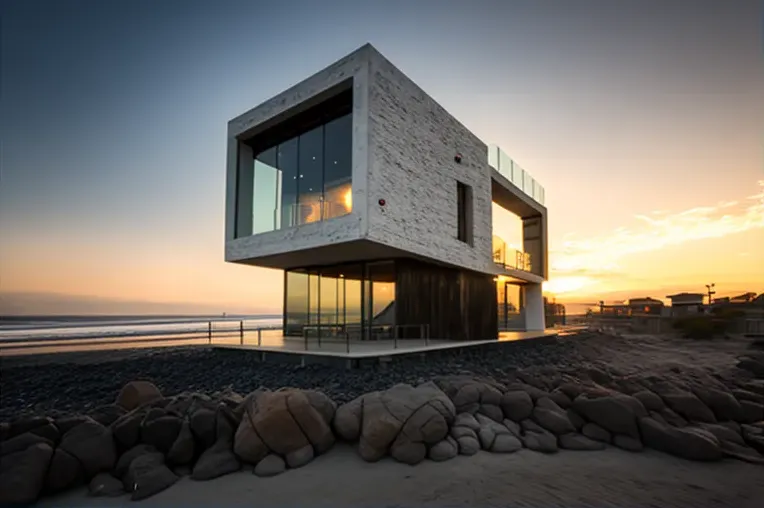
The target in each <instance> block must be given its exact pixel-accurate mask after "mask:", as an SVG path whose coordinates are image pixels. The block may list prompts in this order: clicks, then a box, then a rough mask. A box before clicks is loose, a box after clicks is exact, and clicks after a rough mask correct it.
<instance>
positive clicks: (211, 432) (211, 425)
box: [189, 407, 217, 449]
mask: <svg viewBox="0 0 764 508" xmlns="http://www.w3.org/2000/svg"><path fill="white" fill-rule="evenodd" d="M215 421H216V417H215V411H214V410H213V409H211V408H209V407H199V408H195V410H193V411H192V412H191V416H190V420H189V423H190V425H191V432H192V433H193V434H194V436H195V437H196V440H197V442H198V443H199V444H200V445H201V448H202V449H205V448H209V447H210V446H212V445H213V444H215V440H216V439H217V434H216V423H215Z"/></svg>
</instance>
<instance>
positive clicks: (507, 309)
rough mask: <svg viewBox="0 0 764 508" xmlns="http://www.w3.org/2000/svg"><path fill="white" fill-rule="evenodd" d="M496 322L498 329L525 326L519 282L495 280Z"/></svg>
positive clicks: (516, 328)
mask: <svg viewBox="0 0 764 508" xmlns="http://www.w3.org/2000/svg"><path fill="white" fill-rule="evenodd" d="M496 298H497V305H498V322H499V329H500V330H522V329H524V328H525V316H524V312H523V307H524V306H523V287H522V285H520V284H517V283H513V282H509V281H506V280H501V279H499V280H498V281H497V282H496Z"/></svg>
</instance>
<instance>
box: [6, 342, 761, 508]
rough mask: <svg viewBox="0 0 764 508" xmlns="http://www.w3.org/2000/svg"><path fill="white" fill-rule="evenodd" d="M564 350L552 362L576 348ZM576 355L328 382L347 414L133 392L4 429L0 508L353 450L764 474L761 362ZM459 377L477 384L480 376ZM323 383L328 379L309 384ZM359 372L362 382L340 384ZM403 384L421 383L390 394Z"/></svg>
mask: <svg viewBox="0 0 764 508" xmlns="http://www.w3.org/2000/svg"><path fill="white" fill-rule="evenodd" d="M560 344H561V343H555V344H552V345H551V346H550V348H548V349H547V350H546V353H547V354H549V355H554V354H555V353H553V351H558V352H560V351H561V350H558V349H555V348H557V347H562V348H571V349H572V350H575V349H576V348H577V347H578V345H575V344H574V343H570V344H573V345H566V346H560ZM563 344H564V343H563ZM527 351H530V352H528V353H526V356H527V358H526V360H521V361H520V362H522V361H527V362H530V363H532V362H531V359H535V358H536V355H537V354H538V351H537V349H536V348H535V347H531V348H528V349H527ZM566 353H567V354H568V356H565V357H564V358H560V359H559V361H558V362H557V363H558V365H557V366H552V365H551V364H552V363H555V362H554V360H553V359H551V358H544V359H543V360H544V361H543V365H535V366H534V365H527V366H525V367H522V368H520V367H517V366H516V365H515V366H513V367H507V368H504V369H498V368H497V367H496V366H495V365H494V364H493V363H492V362H490V361H485V360H484V361H483V366H482V367H481V368H482V369H484V370H485V372H484V373H477V372H469V373H465V372H455V373H448V374H437V375H433V376H431V377H428V374H429V370H428V369H432V368H434V367H429V368H428V364H427V363H422V362H419V363H418V365H419V367H420V372H416V373H415V372H413V371H410V370H409V369H413V368H414V365H413V364H412V365H401V366H397V367H395V366H393V367H391V369H390V370H389V371H388V373H395V372H397V373H398V374H394V375H393V376H391V377H382V379H378V378H380V377H381V376H379V373H375V372H374V371H373V370H368V371H366V372H364V371H358V372H355V374H352V373H353V372H354V371H344V370H334V372H335V373H336V374H332V375H330V374H325V376H326V377H325V378H322V379H321V380H320V381H321V382H324V383H326V382H327V379H337V380H338V381H337V382H339V383H344V384H340V385H338V386H339V387H334V390H335V391H334V392H332V393H340V394H342V396H343V399H342V400H336V399H335V398H334V397H333V396H331V395H329V393H328V392H327V391H325V390H321V389H316V386H315V385H317V384H318V381H316V382H314V383H313V386H304V387H299V386H297V387H288V388H279V389H276V390H270V389H267V388H256V389H253V390H251V391H249V392H248V395H246V396H242V395H240V394H239V393H237V392H236V391H235V390H233V389H227V390H223V391H217V392H214V393H212V392H209V393H208V394H205V393H199V392H197V391H190V390H184V391H183V392H181V393H177V392H176V393H177V394H176V395H172V396H165V395H163V392H162V391H161V390H160V388H159V387H157V386H156V385H155V384H154V383H152V382H150V381H148V380H137V381H130V382H128V383H126V384H125V385H124V386H122V387H121V389H119V391H118V395H117V397H116V400H114V399H113V398H112V399H111V401H110V403H109V404H106V405H102V406H100V407H98V408H95V409H93V410H90V411H87V412H86V414H69V415H64V414H63V413H61V414H60V415H58V416H55V417H51V416H50V415H46V416H26V417H21V418H16V419H14V420H13V421H11V422H5V423H3V424H2V425H0V439H1V442H0V458H1V459H2V460H1V461H0V504H3V505H5V504H13V503H22V504H23V503H32V502H34V501H35V500H36V499H38V498H39V497H40V496H43V495H51V494H55V493H57V492H61V491H63V490H66V489H69V488H72V487H74V486H77V485H88V488H89V491H90V493H91V495H94V496H120V495H125V494H126V493H128V494H129V495H130V498H131V499H133V500H138V499H144V498H146V497H149V496H152V495H154V494H156V493H158V492H161V491H163V490H165V489H167V488H169V487H170V486H172V485H173V484H174V483H175V482H177V481H178V479H179V478H180V477H181V476H185V475H188V476H190V478H191V479H192V480H197V481H204V480H210V479H213V478H217V477H219V476H222V475H226V474H229V473H232V472H235V471H238V470H240V469H241V468H242V467H245V466H248V467H251V468H252V470H253V472H254V474H255V475H257V476H261V477H268V476H273V475H278V474H282V473H284V472H287V474H288V470H289V469H295V468H300V467H303V466H305V465H306V464H308V463H310V462H311V461H312V460H313V459H314V457H316V456H318V455H320V454H324V453H327V452H330V450H331V449H332V447H333V446H334V444H335V443H336V442H337V441H342V442H347V443H351V444H352V445H353V446H354V447H355V449H356V450H357V453H358V455H360V457H361V458H362V459H363V460H365V461H368V462H376V461H378V460H380V459H382V458H383V457H388V456H389V457H392V458H393V459H394V460H397V461H399V462H402V463H404V464H410V465H415V464H418V463H421V462H422V461H424V460H432V461H446V460H449V459H452V458H454V457H456V456H457V455H473V454H476V453H478V452H480V451H481V450H482V451H484V452H490V453H497V454H509V453H514V452H516V451H518V450H520V449H528V450H532V451H534V452H538V453H543V454H555V453H558V452H559V451H561V450H573V451H590V452H596V451H598V450H602V449H604V448H606V447H615V448H620V449H623V450H627V451H629V452H633V453H638V452H641V451H642V450H644V449H646V448H651V449H654V450H658V451H661V452H664V453H667V454H670V455H674V456H677V457H681V458H683V459H688V460H696V461H719V460H722V459H734V460H740V461H745V462H748V463H751V464H754V465H753V466H751V467H761V465H764V375H763V373H764V355H762V353H760V352H758V353H757V352H749V353H747V354H746V355H745V357H744V358H742V359H741V360H740V361H739V362H738V363H737V366H733V367H732V369H731V371H730V372H729V373H728V375H721V374H719V373H716V372H710V373H709V372H706V371H704V370H702V369H698V368H696V367H695V366H691V365H687V366H684V367H683V366H681V365H676V364H672V365H671V366H670V368H669V369H668V370H667V371H665V372H657V371H656V370H645V369H639V368H636V369H634V371H633V372H624V371H623V370H622V369H617V368H615V367H614V368H607V367H606V366H599V367H592V366H590V367H583V366H582V364H579V365H578V366H577V367H576V368H571V366H570V363H571V360H570V355H575V354H580V355H581V356H582V357H585V356H586V355H585V354H584V353H581V352H580V351H579V352H578V353H574V352H572V351H566ZM515 355H516V356H522V355H518V353H517V352H515ZM465 362H467V363H465ZM445 363H446V364H451V366H450V367H448V368H453V369H456V368H461V369H464V366H465V365H469V366H471V367H473V368H477V366H478V364H479V363H480V362H478V361H475V363H469V362H468V360H465V359H464V358H463V357H462V358H459V359H458V360H457V359H452V360H450V361H449V362H445ZM224 365H228V366H230V365H229V364H225V363H224ZM457 365H460V366H461V367H457ZM282 367H283V366H282ZM188 368H189V369H192V370H194V371H199V370H201V369H200V368H199V366H189V367H188ZM396 369H397V370H396ZM492 371H496V375H494V376H492V375H490V373H491V372H492ZM316 372H318V373H321V372H322V371H321V370H316V371H315V372H313V371H311V370H309V371H308V372H307V373H306V376H307V375H308V374H315V373H316ZM349 373H351V380H348V379H342V377H343V375H347V374H349ZM72 375H73V376H76V375H77V374H76V373H74V374H72ZM395 375H398V376H403V377H405V376H410V377H409V378H407V379H411V380H412V381H410V382H409V383H408V384H402V383H398V382H391V380H393V379H395ZM332 376H337V377H336V378H335V377H332ZM352 376H356V377H352ZM305 382H306V383H308V382H309V380H308V378H306V380H305ZM364 382H368V383H369V386H367V387H366V388H365V389H364V388H363V386H364V384H363V383H364ZM3 383H4V387H5V380H4V381H3ZM383 383H386V385H385V386H382V387H379V386H380V385H381V384H383ZM378 387H379V388H378ZM359 391H360V393H358V392H359ZM164 393H172V392H167V391H165V392H164ZM113 396H114V395H113V394H112V397H113ZM625 457H628V456H625ZM626 460H628V459H627V458H626ZM763 471H764V470H763Z"/></svg>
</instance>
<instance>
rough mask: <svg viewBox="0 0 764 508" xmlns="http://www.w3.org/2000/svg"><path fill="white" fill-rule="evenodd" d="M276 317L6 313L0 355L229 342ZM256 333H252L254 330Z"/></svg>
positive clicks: (275, 322)
mask: <svg viewBox="0 0 764 508" xmlns="http://www.w3.org/2000/svg"><path fill="white" fill-rule="evenodd" d="M281 324H282V318H281V316H274V315H245V316H238V315H237V316H225V317H223V316H6V317H0V355H6V354H32V353H49V352H60V351H78V350H83V349H110V348H118V349H123V348H126V347H148V346H164V345H190V344H200V343H205V342H211V340H210V339H212V340H214V341H217V342H219V341H224V342H231V341H233V340H234V339H236V338H238V337H240V336H241V335H242V330H243V331H244V332H245V333H247V334H248V335H249V334H251V333H253V332H254V331H255V330H257V329H258V328H263V329H274V328H280V327H281ZM254 333H256V332H254Z"/></svg>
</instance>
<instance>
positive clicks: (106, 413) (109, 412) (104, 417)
mask: <svg viewBox="0 0 764 508" xmlns="http://www.w3.org/2000/svg"><path fill="white" fill-rule="evenodd" d="M125 413H127V410H126V409H125V408H123V407H122V406H119V405H117V404H107V405H105V406H100V407H97V408H95V409H93V410H92V411H90V412H88V416H89V417H90V418H92V419H93V420H95V421H97V422H98V423H100V424H101V425H104V426H106V427H108V426H109V425H111V424H112V423H114V422H115V421H117V420H118V419H119V418H120V417H121V416H124V415H125Z"/></svg>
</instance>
